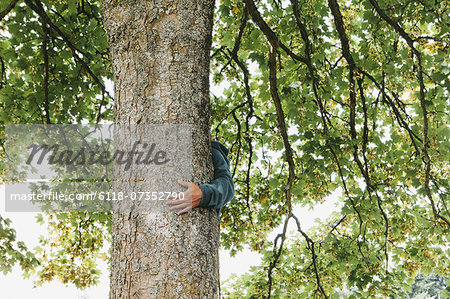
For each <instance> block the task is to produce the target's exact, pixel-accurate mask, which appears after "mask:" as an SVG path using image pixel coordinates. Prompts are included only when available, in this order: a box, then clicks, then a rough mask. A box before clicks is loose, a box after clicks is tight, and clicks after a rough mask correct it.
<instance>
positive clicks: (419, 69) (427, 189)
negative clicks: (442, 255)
mask: <svg viewBox="0 0 450 299" xmlns="http://www.w3.org/2000/svg"><path fill="white" fill-rule="evenodd" d="M329 1H334V0H329ZM369 2H370V3H371V4H372V6H373V7H374V8H375V10H376V11H377V13H378V14H379V15H380V17H381V18H382V19H383V20H384V21H386V23H388V24H389V25H391V27H393V28H394V30H395V31H397V33H398V34H400V36H401V37H403V39H405V41H406V43H407V44H408V46H409V47H410V49H411V51H412V52H413V54H414V56H415V57H416V60H417V79H418V80H419V94H420V106H421V108H422V117H423V143H422V154H423V156H424V158H425V182H424V187H425V193H426V195H427V197H428V199H429V201H430V203H431V208H432V210H433V215H434V217H435V218H436V219H437V218H439V219H441V220H443V221H444V222H445V223H446V224H447V226H449V227H450V221H449V220H448V219H447V218H445V217H444V216H442V215H440V214H439V212H438V211H437V209H436V204H435V202H434V199H433V196H432V194H431V189H430V177H431V174H430V172H431V158H430V155H429V154H428V111H427V107H426V104H425V83H424V80H423V70H422V59H421V55H420V52H419V51H418V50H417V49H416V48H415V47H414V40H413V39H412V38H411V37H410V36H409V35H408V33H406V31H405V30H403V28H402V27H401V26H400V25H399V24H398V23H397V22H396V21H394V20H393V19H392V18H390V17H389V16H388V15H387V14H386V13H385V12H384V11H383V10H382V9H381V7H380V6H379V5H378V3H377V1H376V0H369Z"/></svg>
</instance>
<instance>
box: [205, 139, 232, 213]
mask: <svg viewBox="0 0 450 299" xmlns="http://www.w3.org/2000/svg"><path fill="white" fill-rule="evenodd" d="M212 160H213V164H214V179H213V181H212V182H211V183H209V184H202V185H200V190H202V201H201V202H200V205H199V206H200V207H213V208H216V209H220V208H222V207H223V206H224V205H225V204H226V203H227V202H229V201H230V200H231V199H232V198H233V196H234V183H233V179H232V178H231V172H230V166H229V164H228V163H229V162H228V161H227V160H226V158H225V157H224V156H223V155H222V154H221V152H220V151H219V150H217V149H215V148H212Z"/></svg>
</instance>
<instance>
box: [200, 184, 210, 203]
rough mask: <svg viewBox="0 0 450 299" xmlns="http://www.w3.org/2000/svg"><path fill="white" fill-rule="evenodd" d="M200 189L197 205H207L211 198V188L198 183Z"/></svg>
mask: <svg viewBox="0 0 450 299" xmlns="http://www.w3.org/2000/svg"><path fill="white" fill-rule="evenodd" d="M200 190H201V191H202V201H201V202H200V204H199V205H198V206H199V207H207V206H208V204H209V200H210V198H211V190H210V189H209V188H208V187H207V186H205V185H200Z"/></svg>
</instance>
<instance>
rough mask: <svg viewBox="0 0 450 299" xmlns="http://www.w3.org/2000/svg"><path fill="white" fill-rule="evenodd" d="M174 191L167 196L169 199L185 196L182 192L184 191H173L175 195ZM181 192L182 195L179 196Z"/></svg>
mask: <svg viewBox="0 0 450 299" xmlns="http://www.w3.org/2000/svg"><path fill="white" fill-rule="evenodd" d="M173 194H174V193H171V194H170V195H169V196H168V197H167V198H169V199H177V198H184V197H185V196H186V194H184V192H180V193H175V195H173ZM181 194H183V196H181Z"/></svg>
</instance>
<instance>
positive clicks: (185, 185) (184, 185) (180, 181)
mask: <svg viewBox="0 0 450 299" xmlns="http://www.w3.org/2000/svg"><path fill="white" fill-rule="evenodd" d="M178 184H180V185H181V186H183V187H186V188H189V187H190V186H191V185H192V183H191V182H185V181H182V180H178Z"/></svg>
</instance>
